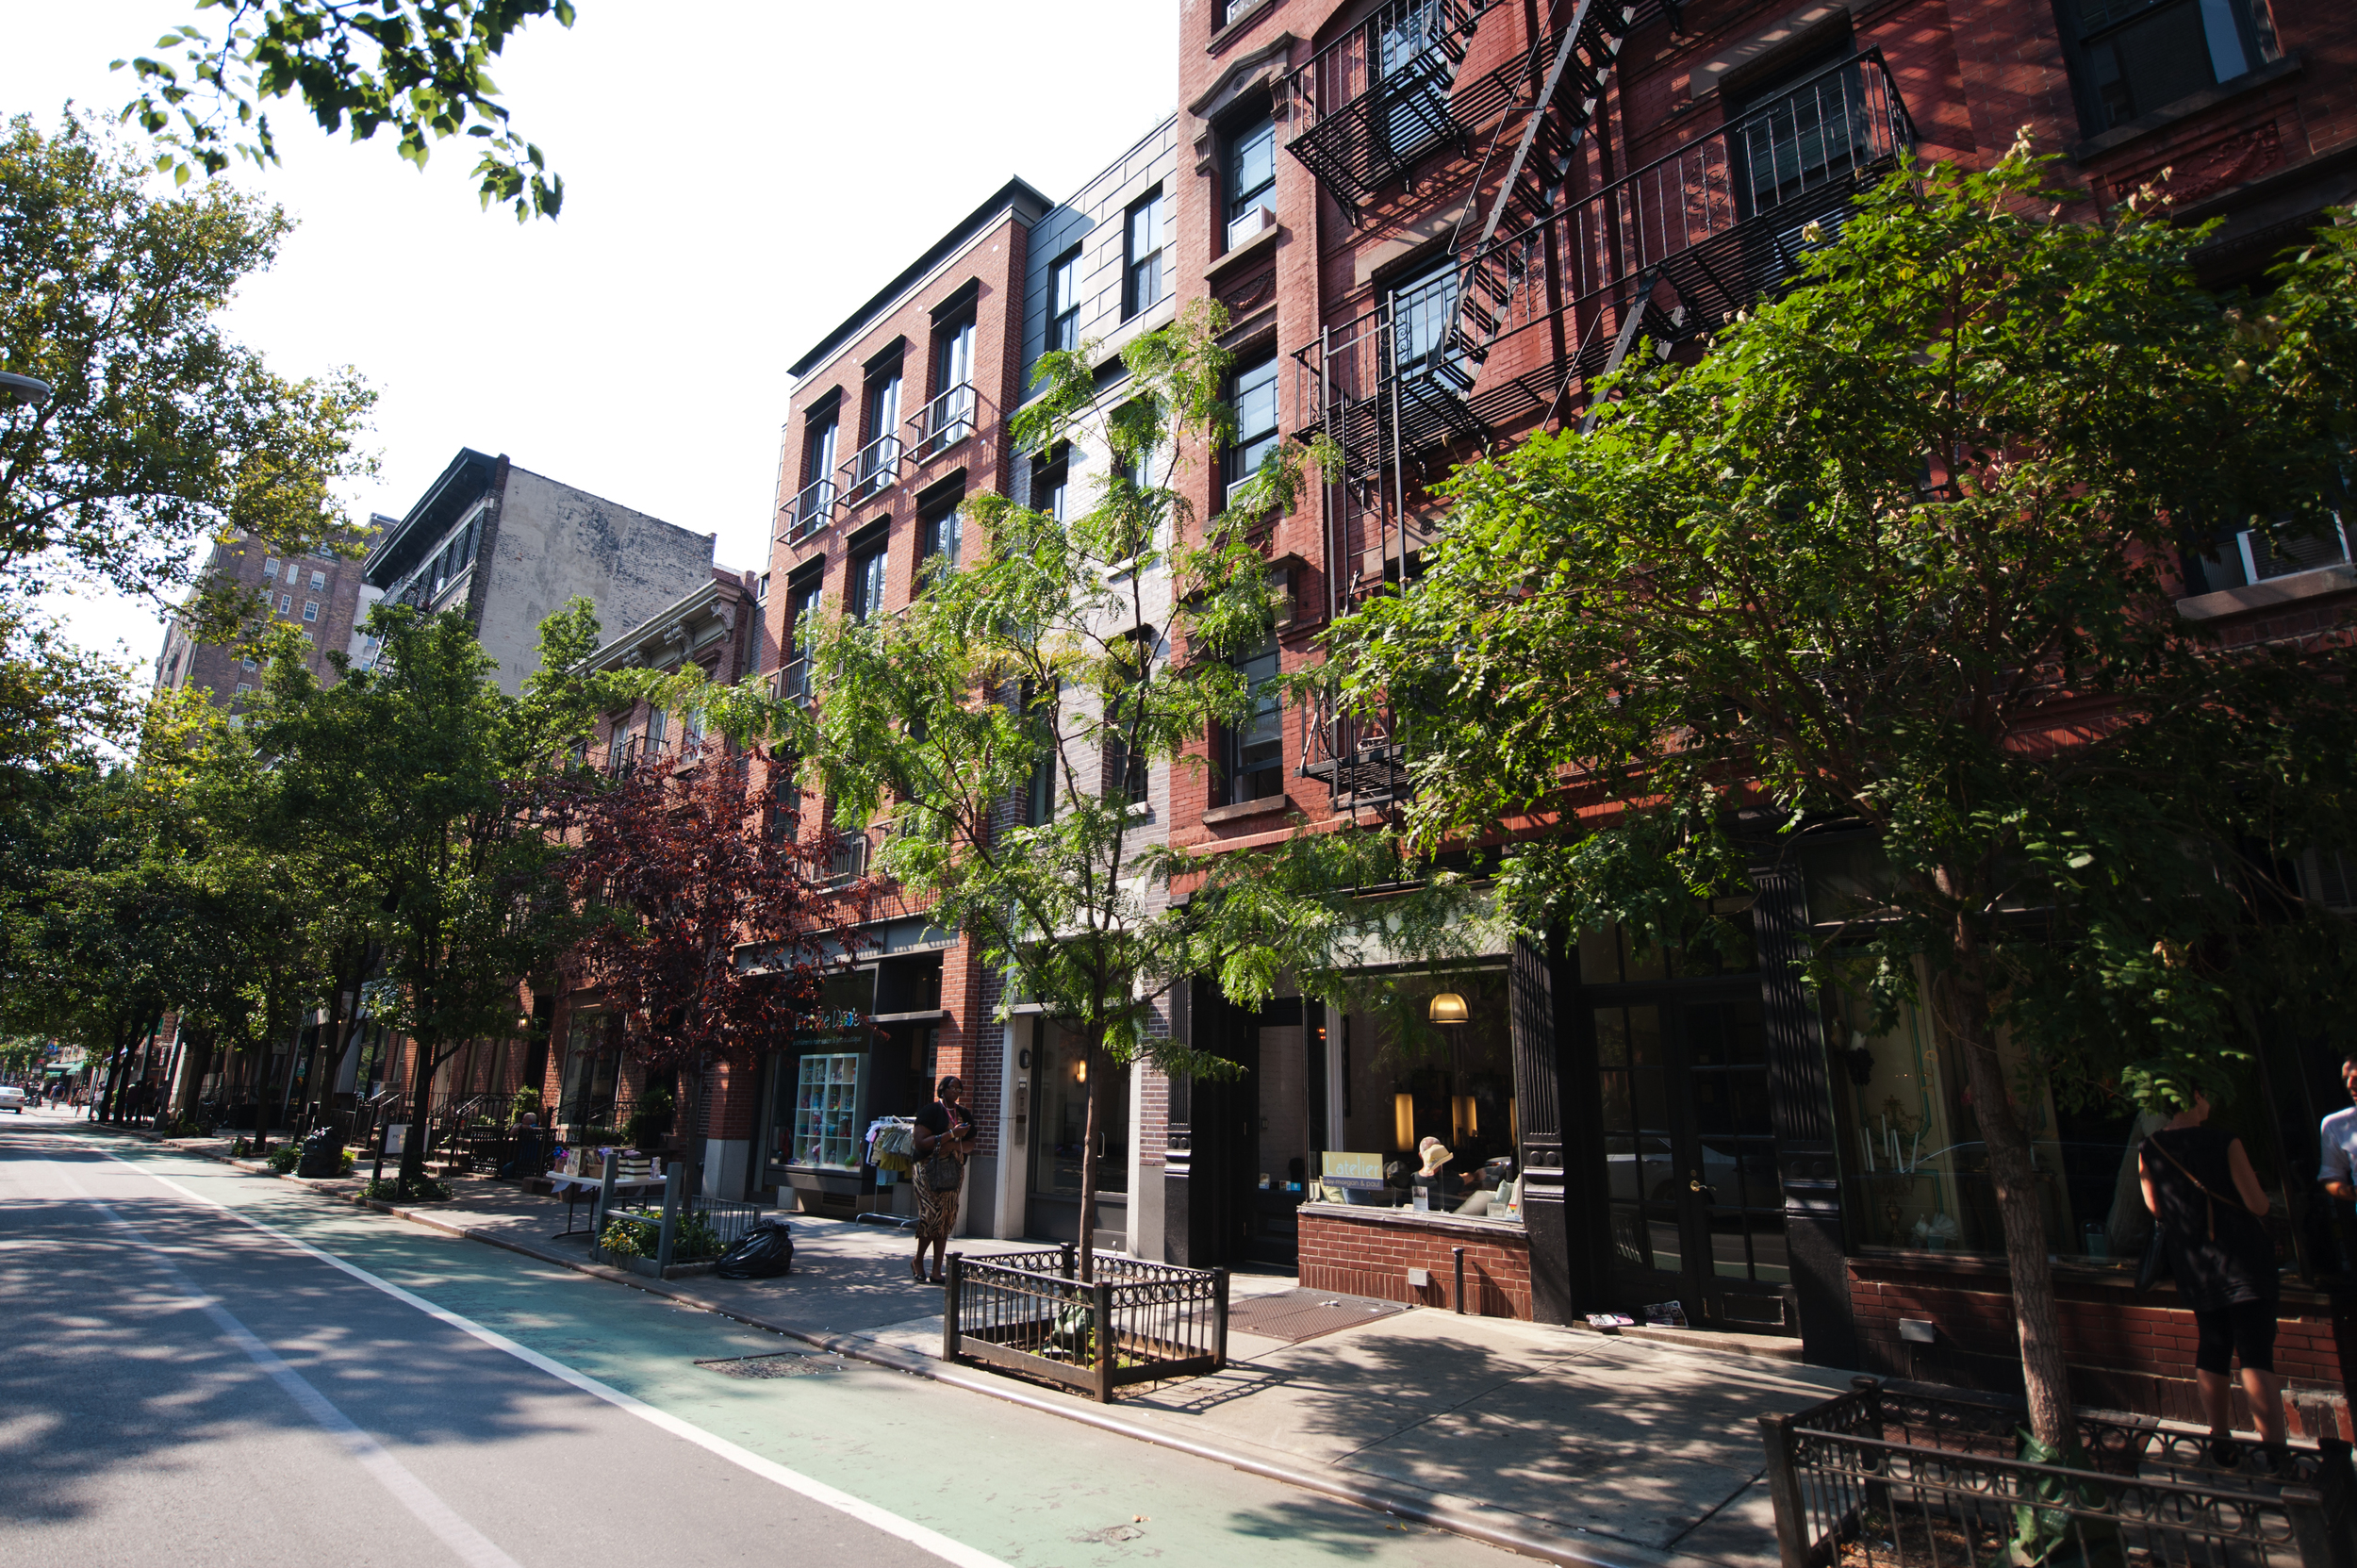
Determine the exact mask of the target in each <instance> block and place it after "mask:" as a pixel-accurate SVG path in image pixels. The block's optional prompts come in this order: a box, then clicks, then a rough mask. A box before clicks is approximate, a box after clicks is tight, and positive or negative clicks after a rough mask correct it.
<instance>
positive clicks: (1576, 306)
mask: <svg viewBox="0 0 2357 1568" xmlns="http://www.w3.org/2000/svg"><path fill="white" fill-rule="evenodd" d="M1566 3H1568V0H1566ZM1652 3H1653V4H1660V3H1661V0H1652ZM1641 15H1642V13H1640V8H1639V7H1637V6H1632V5H1627V4H1623V3H1620V0H1578V3H1577V4H1576V6H1574V8H1573V10H1572V14H1571V16H1570V17H1569V19H1568V20H1567V22H1566V25H1564V26H1563V28H1562V29H1561V30H1559V31H1558V32H1555V33H1553V34H1552V35H1550V37H1548V38H1547V39H1545V40H1543V41H1541V42H1540V43H1539V44H1537V45H1535V46H1534V47H1533V49H1532V50H1531V51H1530V53H1529V56H1528V58H1527V59H1526V60H1525V61H1524V62H1522V64H1521V65H1520V66H1518V67H1517V70H1518V71H1519V72H1520V73H1521V74H1522V79H1523V81H1524V82H1525V91H1523V92H1522V94H1521V96H1520V97H1518V98H1517V99H1515V100H1514V101H1513V102H1511V103H1509V104H1508V107H1507V110H1506V112H1505V114H1504V115H1503V117H1502V118H1501V120H1500V122H1499V124H1497V126H1496V128H1495V131H1494V134H1493V136H1492V140H1491V144H1490V151H1489V154H1488V155H1487V156H1486V157H1485V158H1484V160H1483V169H1482V173H1481V175H1480V177H1479V178H1477V180H1476V182H1475V189H1476V190H1492V195H1491V197H1490V199H1489V201H1488V203H1487V204H1486V206H1485V207H1484V209H1483V213H1482V221H1481V223H1480V224H1479V226H1478V227H1477V228H1475V227H1473V226H1471V225H1470V224H1460V226H1459V237H1458V242H1457V247H1456V256H1457V258H1458V261H1457V265H1456V267H1455V268H1454V269H1452V270H1450V271H1448V272H1443V273H1442V274H1441V275H1440V276H1438V277H1427V278H1426V279H1425V280H1422V281H1421V282H1419V283H1418V284H1417V285H1415V286H1413V287H1411V288H1409V289H1398V290H1393V291H1392V292H1391V293H1389V294H1387V295H1385V296H1384V297H1382V298H1380V299H1378V300H1377V301H1376V303H1375V304H1374V305H1373V306H1372V307H1370V308H1369V309H1367V310H1365V311H1364V312H1362V313H1361V314H1360V315H1359V316H1358V317H1356V318H1354V319H1351V320H1349V321H1346V322H1342V323H1340V324H1339V325H1335V326H1329V327H1327V329H1326V330H1325V331H1323V332H1322V333H1321V334H1320V336H1319V339H1318V341H1317V342H1315V343H1312V344H1310V345H1308V346H1306V347H1305V348H1303V349H1301V350H1300V351H1298V352H1296V354H1295V355H1294V359H1295V362H1296V371H1295V400H1294V401H1295V418H1296V423H1297V424H1298V425H1299V426H1300V428H1301V430H1302V432H1303V433H1304V434H1305V435H1307V434H1309V433H1310V432H1315V431H1323V432H1324V433H1326V434H1327V435H1329V436H1331V437H1332V438H1333V439H1334V441H1335V443H1336V445H1337V446H1339V447H1340V448H1341V450H1342V454H1343V463H1342V466H1341V469H1342V471H1341V472H1339V473H1329V474H1327V476H1326V477H1327V596H1328V599H1329V601H1330V602H1329V603H1328V606H1327V609H1328V613H1329V614H1337V613H1340V612H1341V611H1342V610H1343V609H1345V608H1346V607H1347V606H1348V605H1349V604H1350V603H1352V602H1356V601H1357V600H1359V599H1360V598H1362V597H1364V596H1365V595H1366V594H1368V593H1371V592H1376V591H1379V590H1380V589H1381V588H1382V586H1384V585H1385V584H1387V583H1402V582H1405V581H1406V579H1407V576H1408V573H1409V563H1410V559H1411V557H1412V555H1413V553H1414V552H1415V550H1416V549H1418V548H1419V547H1420V545H1421V543H1422V540H1423V538H1424V537H1425V536H1426V535H1425V530H1424V526H1423V525H1422V524H1420V523H1419V521H1418V520H1417V519H1416V518H1415V517H1414V516H1412V515H1411V512H1410V509H1409V500H1410V499H1411V497H1412V496H1413V495H1414V494H1415V492H1416V490H1417V489H1419V488H1420V487H1421V486H1422V484H1423V481H1424V477H1425V475H1424V470H1425V469H1426V466H1427V465H1429V464H1431V463H1433V462H1435V461H1436V460H1438V459H1441V458H1443V457H1446V456H1448V455H1451V454H1464V453H1465V452H1467V451H1468V450H1469V449H1470V448H1472V447H1473V446H1474V445H1475V444H1476V443H1477V442H1479V441H1481V440H1484V439H1487V438H1488V437H1489V436H1490V435H1491V434H1492V433H1493V432H1500V431H1504V432H1519V431H1523V430H1527V429H1531V428H1534V427H1537V426H1540V425H1543V424H1545V423H1546V422H1548V421H1551V420H1557V419H1569V418H1572V417H1574V416H1578V415H1581V414H1582V413H1588V414H1589V417H1590V418H1591V419H1592V412H1591V404H1592V403H1593V401H1594V388H1595V383H1596V382H1597V381H1598V380H1599V379H1600V378H1602V377H1603V376H1605V375H1607V374H1608V373H1609V372H1610V371H1614V370H1617V369H1619V368H1620V366H1621V364H1622V363H1623V361H1624V359H1625V358H1626V356H1627V355H1629V354H1630V353H1631V352H1632V351H1633V350H1634V348H1635V346H1636V344H1637V343H1638V342H1639V341H1640V340H1649V341H1650V342H1651V343H1652V344H1653V346H1654V350H1655V352H1656V354H1658V355H1667V354H1669V353H1670V352H1671V351H1672V349H1673V346H1674V344H1675V343H1676V342H1677V341H1679V340H1681V339H1683V338H1687V337H1690V336H1692V335H1693V334H1695V333H1697V332H1701V331H1705V330H1707V329H1709V328H1711V327H1714V326H1717V325H1719V324H1720V323H1722V322H1724V321H1726V320H1728V319H1729V318H1731V317H1732V316H1733V315H1734V313H1735V312H1736V311H1737V310H1739V309H1741V308H1743V307H1745V306H1747V305H1751V304H1753V303H1754V302H1755V301H1758V300H1760V299H1763V298H1768V297H1772V296H1773V295H1774V294H1776V293H1778V292H1780V291H1781V290H1782V289H1785V288H1788V287H1789V286H1790V283H1791V281H1792V280H1793V278H1794V277H1795V275H1796V273H1797V269H1798V266H1799V262H1800V258H1801V256H1802V254H1803V253H1804V252H1805V250H1806V249H1808V248H1809V247H1810V246H1811V245H1813V244H1817V243H1821V242H1822V240H1823V239H1824V238H1825V237H1827V236H1829V235H1830V234H1832V233H1834V232H1838V229H1839V227H1840V225H1841V224H1842V223H1843V222H1844V221H1845V220H1846V216H1847V214H1848V212H1849V211H1850V204H1851V200H1852V198H1853V197H1854V196H1855V195H1856V193H1857V192H1858V191H1859V190H1862V189H1863V188H1865V187H1866V186H1867V185H1869V184H1871V182H1872V181H1874V180H1875V179H1878V178H1880V177H1881V176H1882V175H1883V174H1884V173H1887V172H1888V171H1889V170H1891V169H1892V168H1894V167H1896V165H1897V162H1898V160H1899V158H1900V157H1901V156H1902V155H1903V153H1904V151H1905V150H1906V149H1907V148H1909V147H1910V146H1911V145H1912V144H1913V141H1914V127H1913V124H1912V122H1911V121H1910V120H1909V118H1908V116H1907V111H1906V107H1905V105H1904V102H1903V101H1902V100H1901V98H1900V96H1899V92H1898V89H1897V86H1896V84H1895V83H1894V82H1893V81H1892V80H1891V77H1890V74H1889V72H1888V70H1887V67H1886V66H1885V65H1884V63H1883V59H1882V56H1881V53H1880V51H1878V50H1871V49H1870V50H1867V51H1865V52H1864V53H1862V54H1859V55H1857V56H1855V57H1854V58H1850V59H1848V60H1845V61H1843V62H1841V63H1840V64H1838V65H1835V66H1831V67H1828V68H1827V69H1826V70H1824V71H1822V72H1821V73H1819V74H1816V75H1814V76H1812V77H1810V78H1809V79H1807V80H1806V81H1805V82H1802V83H1800V84H1798V85H1797V86H1795V87H1793V88H1792V89H1791V90H1789V91H1788V92H1786V93H1784V94H1781V95H1780V96H1779V97H1777V98H1776V99H1775V100H1774V101H1772V102H1771V103H1767V104H1763V105H1758V106H1756V107H1752V108H1750V109H1749V110H1747V111H1746V112H1744V113H1742V114H1741V115H1739V116H1738V117H1737V118H1736V119H1734V120H1732V121H1731V122H1729V123H1728V124H1723V125H1722V126H1720V127H1718V128H1717V129H1715V130H1712V131H1709V132H1706V133H1704V134H1702V135H1700V136H1697V137H1695V138H1693V139H1692V140H1689V141H1688V142H1687V143H1685V144H1684V145H1682V146H1680V147H1678V148H1677V149H1675V150H1674V151H1673V152H1671V153H1668V154H1666V155H1664V156H1663V157H1660V158H1657V159H1656V160H1655V161H1654V162H1652V163H1650V164H1647V165H1645V166H1644V167H1643V168H1641V169H1639V170H1636V171H1635V172H1633V173H1627V174H1624V175H1622V176H1620V177H1619V178H1617V179H1612V180H1610V181H1609V182H1608V183H1606V184H1604V185H1603V186H1602V187H1601V188H1600V189H1596V190H1592V191H1591V192H1590V193H1588V194H1586V195H1583V196H1580V197H1577V198H1576V199H1571V198H1569V197H1568V196H1567V190H1568V189H1569V188H1570V187H1571V186H1572V185H1574V183H1576V176H1577V175H1578V173H1579V172H1580V171H1581V169H1582V166H1583V162H1584V155H1583V146H1584V143H1585V142H1586V141H1587V140H1588V138H1589V136H1590V134H1591V130H1592V129H1593V127H1594V124H1595V116H1596V112H1597V107H1598V105H1599V103H1600V101H1601V99H1602V96H1603V91H1604V87H1605V83H1606V80H1607V77H1608V75H1609V74H1610V72H1611V70H1612V68H1613V65H1614V62H1615V61H1616V59H1617V58H1618V56H1619V52H1620V48H1621V45H1622V42H1623V41H1624V40H1625V38H1626V37H1627V36H1628V34H1629V32H1630V31H1631V30H1632V29H1633V28H1634V26H1635V25H1637V24H1638V22H1639V21H1640V16H1641ZM1670 15H1671V19H1672V21H1673V23H1674V22H1675V20H1676V16H1675V13H1674V12H1671V13H1670ZM1645 19H1649V18H1645ZM1497 74H1504V73H1497ZM1509 149H1510V151H1509ZM1501 159H1503V162H1502V164H1501V165H1500V166H1501V170H1502V172H1501V173H1500V176H1499V178H1498V180H1497V182H1496V184H1495V186H1494V187H1492V186H1491V185H1490V184H1489V180H1488V171H1489V169H1490V167H1491V166H1492V164H1499V163H1500V160H1501ZM1312 167H1315V165H1314V164H1312ZM1588 167H1589V168H1590V169H1591V170H1592V169H1593V168H1594V167H1596V165H1595V164H1592V163H1591V164H1589V165H1588ZM1303 771H1304V772H1306V773H1308V774H1310V775H1312V776H1316V777H1322V778H1326V779H1327V781H1328V783H1329V784H1330V785H1331V787H1332V789H1333V792H1334V795H1335V798H1336V801H1337V803H1338V804H1339V803H1342V802H1343V801H1345V800H1348V801H1351V802H1353V803H1355V804H1360V805H1382V804H1387V803H1389V802H1391V801H1395V800H1397V799H1399V798H1401V797H1402V796H1403V795H1404V794H1405V792H1406V788H1407V780H1406V777H1405V773H1404V769H1403V766H1402V759H1401V755H1400V751H1399V748H1398V746H1397V744H1396V741H1395V738H1394V734H1393V726H1392V724H1391V722H1390V719H1389V717H1388V716H1381V715H1376V716H1369V715H1359V716H1351V715H1345V714H1341V713H1335V712H1328V711H1323V710H1316V711H1312V712H1311V713H1310V716H1309V735H1308V745H1307V747H1306V749H1305V757H1304V763H1303Z"/></svg>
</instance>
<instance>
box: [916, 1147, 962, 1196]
mask: <svg viewBox="0 0 2357 1568" xmlns="http://www.w3.org/2000/svg"><path fill="white" fill-rule="evenodd" d="M963 1180H965V1167H964V1165H963V1164H959V1163H958V1157H957V1156H956V1155H954V1154H935V1155H932V1156H931V1157H930V1158H928V1159H927V1160H926V1162H925V1186H926V1187H927V1189H928V1190H930V1191H931V1192H936V1193H953V1192H956V1191H957V1190H958V1183H959V1182H961V1181H963Z"/></svg>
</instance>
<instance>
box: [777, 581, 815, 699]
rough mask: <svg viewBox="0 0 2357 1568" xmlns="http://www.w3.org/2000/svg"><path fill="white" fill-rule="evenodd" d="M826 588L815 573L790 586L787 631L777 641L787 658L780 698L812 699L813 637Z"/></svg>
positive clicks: (785, 628)
mask: <svg viewBox="0 0 2357 1568" xmlns="http://www.w3.org/2000/svg"><path fill="white" fill-rule="evenodd" d="M822 586H823V584H822V581H821V579H820V578H819V575H818V574H817V573H816V572H813V573H811V575H810V576H809V577H808V578H806V579H804V580H802V581H800V582H798V583H793V584H790V585H788V586H787V590H786V601H785V627H784V631H783V635H781V636H780V637H779V639H778V641H779V643H780V644H781V646H782V648H783V652H784V655H785V665H784V668H783V671H782V672H781V678H780V680H779V683H778V685H779V691H778V695H779V696H781V697H784V698H788V699H798V698H803V697H808V696H809V695H810V635H811V633H812V631H814V630H815V629H816V624H817V620H816V618H817V615H818V595H819V590H820V588H821V587H822Z"/></svg>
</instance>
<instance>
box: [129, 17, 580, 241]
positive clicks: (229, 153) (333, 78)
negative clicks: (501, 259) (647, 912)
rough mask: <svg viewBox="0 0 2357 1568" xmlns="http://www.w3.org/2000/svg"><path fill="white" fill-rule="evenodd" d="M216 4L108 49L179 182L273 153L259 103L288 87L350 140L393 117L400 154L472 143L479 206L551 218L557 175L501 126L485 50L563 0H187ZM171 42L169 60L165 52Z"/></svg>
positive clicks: (390, 123)
mask: <svg viewBox="0 0 2357 1568" xmlns="http://www.w3.org/2000/svg"><path fill="white" fill-rule="evenodd" d="M196 8H197V9H198V10H199V11H210V10H218V11H223V12H225V13H226V15H225V16H224V17H223V20H222V22H221V23H220V25H218V26H217V27H216V28H214V29H213V30H211V31H206V30H201V29H199V28H198V27H196V26H195V25H181V26H178V27H174V28H173V29H172V30H171V31H169V32H167V33H165V34H164V35H163V37H161V38H159V39H157V41H156V44H155V47H156V50H157V54H155V55H142V56H139V57H136V58H131V59H128V60H121V59H119V60H116V61H115V62H114V66H115V69H117V70H123V69H124V68H126V67H127V68H128V69H129V70H130V71H131V73H132V74H134V75H135V76H137V77H138V78H139V83H140V95H139V96H138V97H137V98H135V99H133V100H132V101H131V102H130V103H128V104H126V105H124V110H123V117H124V119H125V120H135V121H137V122H138V123H139V124H140V125H141V126H142V127H143V128H144V129H145V130H146V131H147V132H148V134H149V135H150V136H152V137H154V138H155V139H156V140H157V146H158V148H159V151H158V152H157V158H156V167H157V169H158V170H159V171H162V172H164V173H170V174H172V175H173V177H174V178H175V179H177V180H178V181H179V182H180V183H181V184H183V185H185V184H187V183H188V182H189V180H190V178H191V177H192V176H193V175H194V173H196V171H197V170H199V169H202V170H203V171H204V172H205V173H207V174H218V173H221V172H222V171H223V170H224V169H226V168H227V167H228V166H229V164H230V161H231V160H232V159H233V158H236V157H243V158H246V159H249V160H251V161H252V162H254V163H255V164H257V165H259V164H272V163H276V162H277V161H278V144H277V141H276V140H274V139H273V138H272V134H271V125H270V116H269V114H268V113H267V112H266V110H265V108H264V105H265V104H266V103H268V102H269V101H271V100H273V99H279V98H286V97H289V96H292V97H294V98H296V99H299V100H300V101H301V102H302V104H303V107H305V109H307V110H308V111H309V112H310V114H311V117H312V118H313V119H314V120H316V121H318V122H319V124H320V126H321V129H323V130H328V131H339V130H342V129H344V128H345V126H346V125H347V124H348V125H350V127H351V130H352V139H353V140H354V141H366V140H370V139H371V138H372V137H374V136H375V135H376V133H377V132H379V131H381V130H385V129H388V128H389V129H390V130H391V131H392V132H393V135H394V143H395V147H396V149H397V151H398V152H399V153H400V156H401V157H404V158H405V159H407V160H408V161H409V162H411V163H414V164H416V165H417V166H418V167H419V168H420V169H422V168H424V167H425V163H426V159H427V158H428V157H430V156H431V154H432V151H433V144H434V143H435V142H436V141H439V140H445V139H447V138H450V137H453V136H465V137H467V138H468V139H470V140H471V141H473V142H474V144H475V146H476V148H477V157H476V162H475V167H474V175H475V178H476V181H477V182H478V191H479V193H480V195H481V196H482V199H483V205H484V206H485V207H486V208H487V207H489V206H490V205H491V204H492V203H493V202H503V203H506V204H508V205H509V206H512V207H513V208H514V209H515V213H516V221H517V222H518V223H522V222H523V221H524V220H526V219H528V218H534V217H543V218H554V217H555V216H556V214H557V210H558V209H559V208H560V207H561V206H564V202H565V182H564V181H563V180H562V179H560V178H559V177H558V176H557V175H555V174H554V173H551V172H550V170H549V167H548V160H547V159H546V158H545V157H543V156H542V154H541V152H540V149H539V148H538V147H536V146H535V145H534V144H533V143H532V142H530V141H528V140H524V139H523V138H522V137H521V136H519V135H518V134H517V133H516V131H515V130H514V129H513V128H512V127H511V126H510V125H509V124H508V117H507V108H506V106H504V105H503V104H502V103H501V102H500V101H499V88H498V86H497V85H496V84H494V83H493V82H492V80H491V76H490V70H489V66H490V62H491V61H492V60H493V59H494V58H497V57H498V56H499V55H500V54H501V52H502V51H503V50H504V49H505V48H506V47H507V44H508V41H509V40H510V39H512V38H513V37H514V36H515V34H516V31H517V30H518V29H519V28H520V27H521V26H523V25H524V24H526V23H527V22H531V21H533V20H535V19H536V18H539V17H543V16H548V17H553V18H554V19H555V20H556V23H557V25H560V26H565V27H569V26H571V25H573V14H574V13H573V7H572V6H571V4H570V3H569V0H364V3H362V4H358V5H350V4H341V3H338V0H196ZM173 51H177V53H178V56H179V58H178V61H177V63H175V62H174V61H173V59H171V58H167V57H168V56H169V55H170V54H171V53H172V52H173Z"/></svg>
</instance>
